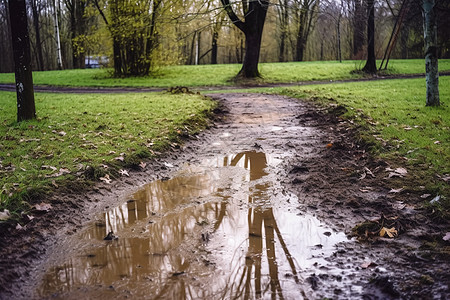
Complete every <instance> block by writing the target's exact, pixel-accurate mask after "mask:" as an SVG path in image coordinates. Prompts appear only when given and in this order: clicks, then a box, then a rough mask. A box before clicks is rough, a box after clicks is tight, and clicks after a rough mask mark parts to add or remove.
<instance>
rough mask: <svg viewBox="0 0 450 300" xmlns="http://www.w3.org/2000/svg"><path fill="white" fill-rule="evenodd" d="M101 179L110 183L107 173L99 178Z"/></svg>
mask: <svg viewBox="0 0 450 300" xmlns="http://www.w3.org/2000/svg"><path fill="white" fill-rule="evenodd" d="M99 179H100V180H101V181H103V182H105V183H108V184H110V183H111V182H112V180H111V178H109V175H108V174H106V175H105V176H104V177H100V178H99Z"/></svg>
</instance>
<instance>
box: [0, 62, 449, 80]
mask: <svg viewBox="0 0 450 300" xmlns="http://www.w3.org/2000/svg"><path fill="white" fill-rule="evenodd" d="M363 65H364V62H363V61H343V62H342V63H339V62H336V61H322V62H289V63H264V64H260V71H261V74H262V76H263V79H262V80H259V81H258V82H265V83H280V82H298V81H312V80H342V79H356V78H361V77H363V76H364V75H362V74H359V73H355V72H352V71H354V70H359V69H361V68H362V67H363ZM240 67H241V66H240V65H238V64H227V65H199V66H168V67H162V68H160V69H158V70H156V71H155V72H154V73H153V74H152V75H151V76H148V77H133V78H113V77H112V76H111V70H107V69H94V70H64V71H45V72H33V81H34V83H35V84H36V85H52V86H86V87H124V86H127V87H171V86H188V87H199V86H223V85H232V84H233V82H232V81H230V79H232V78H233V76H235V75H236V74H237V73H238V71H239V69H240ZM439 69H440V70H441V71H449V70H450V59H445V60H444V59H443V60H440V61H439ZM424 71H425V63H424V60H421V59H414V60H391V61H390V64H389V70H387V71H384V72H383V73H387V74H416V73H424ZM13 82H14V75H13V74H11V73H8V74H5V73H3V74H0V83H13Z"/></svg>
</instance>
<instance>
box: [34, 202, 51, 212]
mask: <svg viewBox="0 0 450 300" xmlns="http://www.w3.org/2000/svg"><path fill="white" fill-rule="evenodd" d="M51 208H52V206H51V205H50V204H48V203H44V202H41V204H36V205H35V206H34V209H36V210H38V211H49V210H50V209H51Z"/></svg>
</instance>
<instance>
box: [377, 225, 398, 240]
mask: <svg viewBox="0 0 450 300" xmlns="http://www.w3.org/2000/svg"><path fill="white" fill-rule="evenodd" d="M386 234H387V235H388V237H390V238H393V237H395V236H397V234H398V233H397V229H395V227H392V228H386V227H383V228H381V230H380V236H381V237H383V236H385V235H386Z"/></svg>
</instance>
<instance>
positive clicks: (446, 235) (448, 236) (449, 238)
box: [442, 232, 450, 241]
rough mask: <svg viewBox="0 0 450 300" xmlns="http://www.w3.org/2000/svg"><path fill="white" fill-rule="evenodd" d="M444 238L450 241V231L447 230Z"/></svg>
mask: <svg viewBox="0 0 450 300" xmlns="http://www.w3.org/2000/svg"><path fill="white" fill-rule="evenodd" d="M442 239H443V240H444V241H450V232H447V233H446V234H445V235H444V237H443V238H442Z"/></svg>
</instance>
